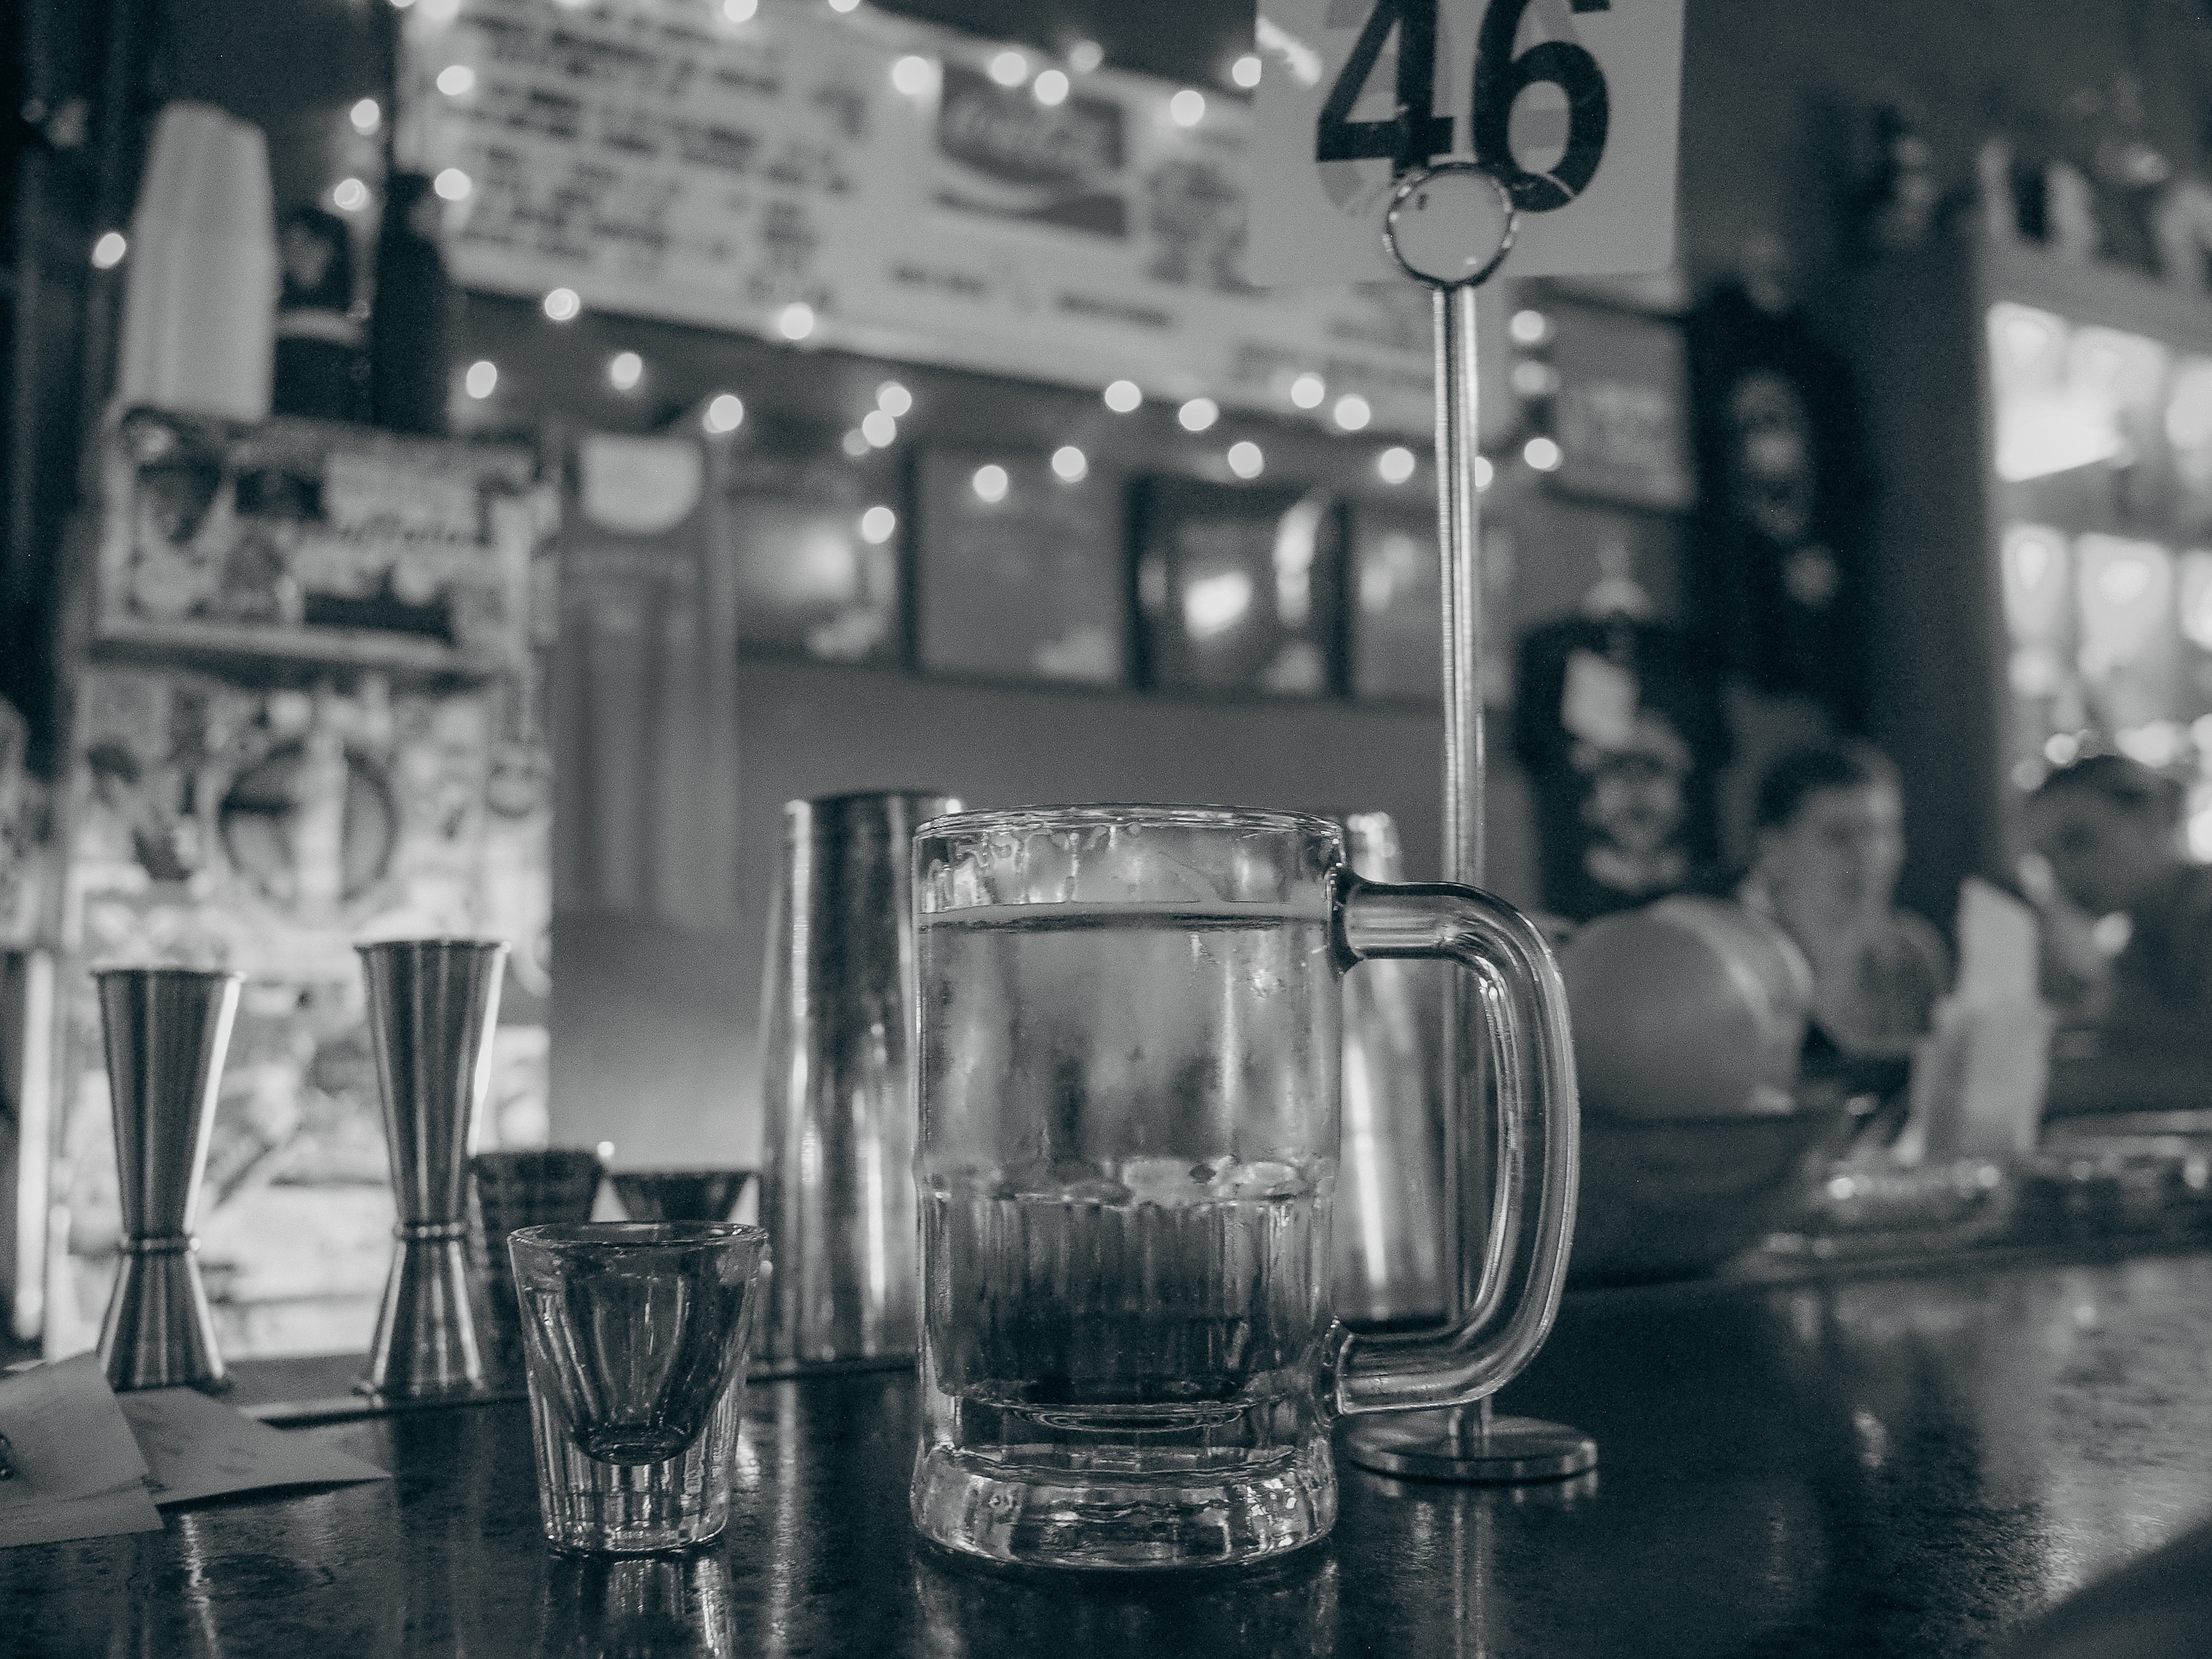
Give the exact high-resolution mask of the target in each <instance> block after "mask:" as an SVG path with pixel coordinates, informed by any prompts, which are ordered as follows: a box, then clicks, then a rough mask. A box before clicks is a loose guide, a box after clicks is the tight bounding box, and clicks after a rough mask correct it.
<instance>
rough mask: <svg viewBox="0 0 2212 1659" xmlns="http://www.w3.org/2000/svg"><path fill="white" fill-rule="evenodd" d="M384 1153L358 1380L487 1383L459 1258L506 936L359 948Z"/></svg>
mask: <svg viewBox="0 0 2212 1659" xmlns="http://www.w3.org/2000/svg"><path fill="white" fill-rule="evenodd" d="M356 949H357V950H358V951H359V952H360V954H361V961H362V977H363V978H364V979H365V980H366V981H368V1026H369V1036H370V1042H371V1047H372V1048H374V1051H375V1054H376V1080H377V1085H378V1091H379V1093H380V1095H381V1097H382V1098H383V1103H384V1134H385V1145H386V1149H387V1150H388V1152H390V1154H391V1159H392V1198H393V1200H394V1203H395V1206H396V1207H397V1209H398V1225H395V1226H394V1227H393V1228H392V1235H393V1237H394V1238H395V1239H396V1240H397V1241H398V1247H397V1249H395V1250H394V1251H393V1255H392V1272H391V1274H390V1276H389V1277H388V1278H387V1279H386V1280H385V1285H384V1302H383V1305H382V1307H381V1308H380V1310H379V1311H378V1314H377V1319H376V1336H375V1340H374V1341H373V1342H372V1343H371V1344H370V1346H369V1355H368V1373H367V1375H366V1376H363V1377H362V1382H361V1385H360V1386H361V1387H362V1389H363V1390H364V1391H366V1392H368V1393H371V1394H378V1395H389V1396H392V1397H394V1398H400V1399H435V1398H438V1397H441V1396H446V1395H470V1394H473V1393H477V1392H480V1391H482V1390H483V1389H484V1388H485V1387H486V1386H487V1385H488V1383H489V1381H490V1378H489V1356H490V1351H491V1340H490V1339H491V1332H490V1328H489V1324H488V1322H487V1321H488V1309H487V1308H486V1305H485V1303H484V1297H483V1286H482V1284H481V1281H480V1280H479V1279H478V1278H477V1275H476V1274H475V1273H472V1272H471V1270H470V1267H469V1258H468V1155H469V1150H470V1143H471V1140H472V1139H473V1138H474V1130H475V1127H476V1117H477V1111H478V1109H480V1108H481V1107H482V1105H483V1098H484V1096H485V1094H486V1093H487V1092H488V1091H489V1088H490V1085H491V1034H492V1028H493V1026H494V1025H495V1024H496V1023H497V1021H498V1018H499V991H500V982H501V977H502V975H503V974H504V971H505V969H506V965H507V945H505V944H504V943H503V942H501V941H499V940H488V939H393V940H388V941H383V942H380V943H377V944H373V945H359V946H356Z"/></svg>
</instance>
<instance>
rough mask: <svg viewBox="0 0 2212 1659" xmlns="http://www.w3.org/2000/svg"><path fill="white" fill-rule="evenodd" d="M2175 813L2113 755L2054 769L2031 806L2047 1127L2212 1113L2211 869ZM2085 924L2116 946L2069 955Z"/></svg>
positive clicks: (2177, 796) (2161, 786)
mask: <svg viewBox="0 0 2212 1659" xmlns="http://www.w3.org/2000/svg"><path fill="white" fill-rule="evenodd" d="M2182 805H2183V791H2182V788H2181V786H2180V785H2179V784H2178V783H2176V782H2174V781H2172V779H2170V778H2166V777H2163V776H2161V775H2159V774H2158V773H2156V772H2154V771H2152V770H2151V769H2150V768H2148V767H2147V766H2144V765H2142V763H2140V762H2137V761H2133V760H2130V759H2128V758H2127V757H2124V756H2121V755H2093V756H2091V757H2088V758H2087V759H2085V760H2079V761H2076V762H2075V763H2073V764H2072V765H2070V766H2066V767H2062V768H2060V769H2058V770H2057V771H2056V772H2053V773H2052V774H2051V775H2050V776H2049V777H2048V778H2046V779H2045V780H2044V781H2043V784H2042V786H2041V787H2039V788H2038V789H2037V790H2036V792H2035V793H2034V794H2033V795H2032V796H2030V797H2029V798H2028V803H2027V832H2028V837H2029V840H2030V842H2031V843H2032V844H2033V847H2034V848H2035V850H2036V851H2037V852H2038V853H2039V854H2041V855H2042V857H2043V859H2044V860H2045V863H2046V864H2047V865H2048V866H2049V867H2050V872H2051V881H2050V883H2049V884H2047V886H2046V888H2045V891H2044V892H2043V893H2042V894H2041V895H2040V896H2041V897H2042V898H2043V899H2044V902H2045V912H2046V916H2045V941H2046V943H2045V957H2046V959H2047V960H2049V961H2050V962H2051V963H2052V969H2051V971H2050V972H2048V973H2046V975H2045V992H2046V994H2049V995H2050V996H2051V998H2052V1000H2054V1001H2055V1002H2057V1004H2058V1007H2059V1014H2060V1020H2061V1029H2060V1030H2059V1033H2058V1036H2057V1042H2056V1043H2055V1045H2054V1053H2053V1055H2052V1062H2051V1092H2050V1097H2049V1102H2048V1104H2047V1106H2046V1109H2045V1111H2046V1115H2049V1116H2063V1115H2069V1114H2073V1113H2082V1112H2154V1111H2179V1110H2191V1109H2204V1108H2212V867H2208V866H2203V865H2200V864H2195V863H2191V861H2190V860H2189V859H2188V857H2187V856H2186V854H2185V853H2184V851H2183V849H2182V840H2181V817H2182ZM2052 889H2055V891H2053V890H2052ZM2114 917H2124V918H2125V919H2126V920H2125V924H2124V930H2123V929H2121V928H2118V927H2113V925H2112V923H2110V922H2109V921H2106V919H2107V918H2114ZM2085 924H2098V926H2097V932H2098V933H2100V934H2103V935H2105V936H2106V938H2107V939H2109V938H2111V937H2112V935H2113V934H2114V933H2121V932H2123V931H2124V937H2125V939H2126V943H2125V945H2123V946H2122V947H2121V948H2120V949H2119V950H2118V953H2117V954H2106V952H2104V951H2083V950H2081V949H2079V948H2078V947H2077V948H2073V949H2069V948H2067V946H2068V945H2069V943H2070V942H2073V941H2078V940H2079V939H2081V938H2083V937H2084V936H2085V934H2086V933H2087V927H2086V926H2085Z"/></svg>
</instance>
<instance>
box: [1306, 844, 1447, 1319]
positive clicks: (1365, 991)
mask: <svg viewBox="0 0 2212 1659" xmlns="http://www.w3.org/2000/svg"><path fill="white" fill-rule="evenodd" d="M1337 822H1338V823H1340V824H1342V825H1343V827H1344V832H1345V836H1344V839H1345V853H1346V858H1347V859H1348V860H1349V861H1350V863H1351V865H1352V872H1353V873H1354V874H1356V875H1358V876H1361V877H1364V878H1366V879H1367V880H1369V881H1383V882H1402V881H1403V880H1405V879H1406V861H1405V858H1404V855H1403V854H1401V851H1400V850H1399V846H1398V826H1397V825H1396V823H1394V822H1393V821H1392V820H1391V817H1390V815H1389V813H1387V812H1346V813H1344V814H1342V815H1341V816H1340V817H1338V819H1337ZM1436 972H1437V969H1435V968H1434V967H1432V966H1431V965H1430V964H1429V963H1420V962H1388V961H1383V962H1370V963H1366V964H1364V966H1363V967H1362V968H1361V969H1360V970H1359V972H1358V973H1356V974H1352V975H1347V976H1346V980H1345V981H1344V1114H1343V1126H1344V1127H1343V1138H1342V1140H1341V1143H1340V1146H1341V1151H1340V1154H1339V1164H1338V1169H1337V1177H1336V1201H1335V1204H1334V1211H1333V1218H1332V1222H1331V1227H1332V1232H1331V1240H1332V1246H1331V1249H1332V1257H1333V1262H1332V1277H1333V1293H1334V1300H1335V1305H1336V1314H1337V1317H1338V1318H1340V1319H1342V1320H1345V1321H1347V1322H1350V1323H1352V1324H1353V1325H1355V1326H1356V1325H1368V1326H1395V1327H1401V1328H1404V1327H1421V1326H1429V1325H1440V1324H1443V1322H1444V1321H1445V1319H1446V1317H1447V1316H1448V1314H1449V1304H1450V1296H1449V1287H1448V1285H1447V1271H1446V1267H1445V1262H1444V1258H1443V1238H1444V1225H1445V1218H1446V1214H1447V1212H1446V1210H1445V1201H1446V1198H1447V1196H1448V1194H1446V1192H1445V1189H1444V1170H1443V1116H1442V1112H1443V1096H1442V1092H1441V1090H1440V1088H1439V1086H1438V1085H1439V1079H1440V1073H1439V1063H1438V1062H1439V1058H1440V1057H1439V1056H1438V1054H1437V1042H1438V1039H1439V1037H1440V1036H1441V1033H1440V1032H1439V1031H1438V1030H1437V1018H1436V1012H1437V1008H1438V1007H1439V1006H1440V1004H1441V994H1440V992H1439V991H1438V989H1437V986H1436V984H1435V982H1434V980H1433V978H1432V975H1434V974H1435V973H1436Z"/></svg>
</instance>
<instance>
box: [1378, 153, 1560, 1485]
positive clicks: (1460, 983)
mask: <svg viewBox="0 0 2212 1659" xmlns="http://www.w3.org/2000/svg"><path fill="white" fill-rule="evenodd" d="M1518 217H1519V212H1518V210H1517V209H1516V206H1515V205H1514V201H1513V197H1512V193H1511V192H1510V191H1509V190H1508V189H1507V188H1506V187H1505V186H1504V185H1503V184H1501V183H1500V182H1499V181H1498V179H1497V178H1496V177H1495V176H1493V175H1492V173H1490V172H1489V171H1487V170H1486V168H1484V167H1481V166H1480V165H1479V164H1477V163H1474V162H1472V161H1443V162H1439V163H1437V165H1435V166H1433V167H1420V168H1416V169H1415V170H1413V172H1411V173H1408V174H1407V177H1406V179H1405V180H1404V182H1403V183H1401V185H1399V186H1398V189H1397V191H1396V192H1395V195H1394V196H1393V197H1392V198H1391V204H1390V209H1389V214H1388V215H1387V216H1386V217H1385V218H1384V220H1383V246H1384V248H1385V249H1386V250H1388V252H1389V255H1390V257H1391V258H1393V259H1395V261H1396V262H1397V264H1398V268H1399V269H1400V270H1403V271H1404V272H1405V273H1406V275H1407V276H1410V277H1412V278H1413V280H1414V281H1415V282H1417V283H1421V284H1422V285H1423V286H1425V288H1427V289H1428V290H1429V292H1430V295H1431V301H1432V303H1433V307H1434V315H1435V331H1434V333H1435V340H1436V364H1437V367H1436V388H1437V542H1438V544H1439V549H1440V550H1441V552H1442V553H1443V624H1444V625H1443V679H1444V802H1443V805H1444V879H1445V880H1447V881H1455V882H1459V883H1462V884H1464V885H1466V886H1469V887H1480V886H1481V885H1482V882H1483V862H1484V858H1483V854H1484V847H1483V825H1482V813H1483V782H1484V780H1483V743H1482V657H1483V637H1482V635H1483V616H1482V574H1481V569H1482V561H1481V544H1480V533H1479V532H1480V516H1481V509H1480V495H1479V493H1478V490H1477V487H1476V484H1475V477H1474V473H1475V459H1476V458H1475V448H1476V445H1477V442H1478V441H1479V439H1480V433H1481V429H1482V428H1481V424H1480V422H1479V420H1478V419H1477V418H1476V416H1477V410H1476V407H1475V392H1476V387H1477V384H1478V383H1477V380H1476V378H1475V316H1474V291H1475V289H1478V288H1480V286H1481V285H1482V284H1483V283H1485V282H1486V281H1487V280H1488V279H1489V277H1490V276H1492V274H1493V273H1495V272H1496V271H1497V270H1498V267H1499V266H1500V265H1502V264H1504V262H1505V256H1506V255H1507V254H1508V253H1509V252H1511V251H1512V248H1513V236H1514V232H1515V229H1516V225H1517V222H1518ZM1447 994H1448V996H1449V999H1450V1000H1449V1002H1448V1003H1447V1004H1446V1018H1445V1021H1444V1086H1445V1088H1446V1089H1447V1090H1448V1091H1452V1092H1453V1093H1455V1094H1456V1095H1458V1096H1460V1097H1461V1103H1460V1104H1459V1105H1457V1106H1451V1105H1450V1103H1448V1109H1447V1110H1446V1111H1445V1113H1444V1125H1445V1134H1446V1139H1445V1145H1444V1164H1445V1170H1446V1173H1447V1176H1448V1178H1453V1179H1456V1180H1457V1181H1458V1182H1459V1183H1460V1192H1461V1197H1460V1201H1461V1205H1462V1207H1463V1208H1464V1209H1465V1210H1466V1212H1468V1213H1478V1212H1480V1210H1481V1208H1482V1207H1483V1206H1475V1205H1472V1204H1470V1203H1469V1202H1468V1200H1471V1199H1472V1198H1474V1195H1475V1194H1478V1193H1480V1192H1482V1191H1483V1190H1484V1185H1485V1183H1486V1181H1487V1179H1488V1175H1489V1156H1490V1155H1489V1149H1488V1148H1487V1147H1486V1146H1480V1145H1475V1144H1472V1142H1473V1139H1474V1138H1473V1137H1470V1136H1468V1135H1466V1134H1464V1133H1463V1132H1462V1126H1464V1125H1467V1124H1468V1123H1471V1122H1474V1121H1475V1120H1476V1115H1475V1114H1474V1113H1473V1112H1471V1111H1468V1110H1467V1109H1465V1104H1464V1097H1465V1096H1466V1095H1467V1094H1469V1093H1472V1092H1473V1091H1475V1090H1478V1089H1480V1087H1482V1079H1483V1073H1482V1069H1481V1066H1480V1055H1481V1053H1482V1050H1481V1047H1480V1043H1481V1039H1480V1036H1477V1034H1478V1033H1480V1031H1481V1030H1482V1012H1481V1007H1480V1003H1479V1001H1478V1000H1477V997H1476V994H1475V993H1474V989H1473V987H1472V985H1471V982H1470V981H1469V979H1468V975H1465V974H1455V975H1452V979H1451V988H1450V990H1449V992H1448V993H1447ZM1470 1039H1472V1041H1473V1043H1474V1053H1473V1054H1468V1053H1465V1052H1464V1051H1465V1050H1466V1049H1467V1048H1468V1046H1469V1042H1470ZM1522 1236H1523V1237H1527V1236H1528V1235H1527V1233H1526V1232H1525V1231H1524V1232H1523V1235H1522ZM1499 1265H1500V1264H1498V1263H1495V1262H1490V1261H1486V1256H1485V1251H1484V1249H1483V1243H1482V1241H1481V1240H1480V1239H1477V1238H1473V1237H1469V1238H1466V1239H1462V1241H1461V1242H1460V1273H1459V1285H1458V1302H1459V1305H1460V1306H1461V1307H1462V1308H1469V1307H1474V1306H1478V1305H1480V1304H1482V1303H1483V1302H1485V1301H1486V1299H1488V1296H1489V1293H1490V1291H1492V1288H1493V1285H1494V1284H1495V1282H1496V1279H1497V1268H1498V1266H1499ZM1345 1449H1346V1453H1347V1454H1348V1455H1350V1457H1351V1458H1352V1462H1355V1463H1358V1464H1359V1465H1361V1466H1362V1467H1364V1468H1370V1469H1376V1470H1379V1471H1381V1472H1382V1473H1383V1474H1400V1475H1418V1476H1421V1477H1424V1478H1425V1479H1429V1480H1467V1481H1477V1482H1498V1483H1500V1484H1504V1483H1510V1482H1517V1481H1525V1480H1563V1479H1565V1478H1566V1477H1568V1476H1571V1475H1577V1474H1583V1472H1584V1471H1586V1470H1588V1469H1589V1468H1593V1467H1594V1466H1595V1464H1596V1462H1597V1443H1596V1442H1595V1441H1594V1440H1592V1439H1591V1438H1590V1437H1589V1436H1588V1435H1586V1434H1584V1433H1583V1432H1582V1431H1580V1430H1579V1429H1573V1428H1569V1427H1567V1426H1565V1425H1563V1424H1558V1423H1546V1422H1541V1421H1540V1420H1538V1419H1534V1418H1528V1417H1496V1416H1493V1415H1492V1411H1491V1404H1490V1401H1489V1400H1488V1399H1487V1398H1486V1399H1484V1400H1481V1401H1478V1402H1477V1403H1476V1404H1474V1405H1473V1406H1466V1407H1455V1408H1454V1409H1452V1410H1449V1411H1437V1412H1405V1413H1393V1414H1390V1415H1387V1416H1379V1417H1374V1418H1363V1419H1358V1420H1355V1421H1354V1422H1352V1424H1351V1425H1348V1427H1347V1428H1346V1433H1345Z"/></svg>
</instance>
